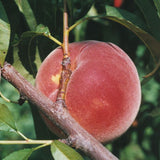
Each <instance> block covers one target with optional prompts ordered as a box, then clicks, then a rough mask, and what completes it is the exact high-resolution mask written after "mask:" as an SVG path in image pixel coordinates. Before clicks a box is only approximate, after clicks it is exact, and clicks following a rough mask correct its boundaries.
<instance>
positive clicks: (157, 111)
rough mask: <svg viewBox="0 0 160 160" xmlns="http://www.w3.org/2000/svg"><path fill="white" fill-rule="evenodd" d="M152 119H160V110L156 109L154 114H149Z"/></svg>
mask: <svg viewBox="0 0 160 160" xmlns="http://www.w3.org/2000/svg"><path fill="white" fill-rule="evenodd" d="M149 115H150V116H152V117H159V116H160V108H158V107H157V108H155V109H154V110H153V111H152V112H150V113H149Z"/></svg>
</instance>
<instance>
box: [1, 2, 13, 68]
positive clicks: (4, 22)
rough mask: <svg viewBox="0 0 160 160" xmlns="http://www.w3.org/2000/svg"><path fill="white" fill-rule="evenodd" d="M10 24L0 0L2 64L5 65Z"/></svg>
mask: <svg viewBox="0 0 160 160" xmlns="http://www.w3.org/2000/svg"><path fill="white" fill-rule="evenodd" d="M10 32H11V31H10V25H9V24H8V19H7V15H6V13H5V10H4V8H3V5H2V2H1V1H0V65H2V66H3V63H4V61H5V57H6V55H7V51H8V47H9V42H10Z"/></svg>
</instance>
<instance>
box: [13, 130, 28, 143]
mask: <svg viewBox="0 0 160 160" xmlns="http://www.w3.org/2000/svg"><path fill="white" fill-rule="evenodd" d="M16 132H17V133H18V134H19V135H20V136H21V137H22V138H23V139H25V140H26V141H30V139H29V138H27V137H26V136H25V135H24V134H23V133H21V132H20V131H16Z"/></svg>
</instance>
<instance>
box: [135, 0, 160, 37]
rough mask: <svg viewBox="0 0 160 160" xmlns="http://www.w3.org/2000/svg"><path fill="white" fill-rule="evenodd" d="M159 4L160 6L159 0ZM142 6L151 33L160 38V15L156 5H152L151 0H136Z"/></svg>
mask: <svg viewBox="0 0 160 160" xmlns="http://www.w3.org/2000/svg"><path fill="white" fill-rule="evenodd" d="M156 1H157V3H156V4H157V6H158V0H156ZM135 2H136V3H137V5H138V7H139V8H140V10H141V12H142V13H143V15H144V18H145V20H146V22H147V25H148V27H149V29H150V31H151V33H152V34H153V35H154V37H156V38H157V39H158V40H160V32H159V30H160V19H159V17H158V14H157V11H156V9H155V7H154V6H153V5H152V3H151V1H149V0H143V1H142V0H136V1H135Z"/></svg>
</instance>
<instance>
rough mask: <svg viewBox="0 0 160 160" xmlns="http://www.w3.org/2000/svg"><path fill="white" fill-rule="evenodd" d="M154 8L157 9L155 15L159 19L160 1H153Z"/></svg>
mask: <svg viewBox="0 0 160 160" xmlns="http://www.w3.org/2000/svg"><path fill="white" fill-rule="evenodd" d="M153 2H154V4H155V6H156V8H157V13H158V16H159V18H160V0H153Z"/></svg>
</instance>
